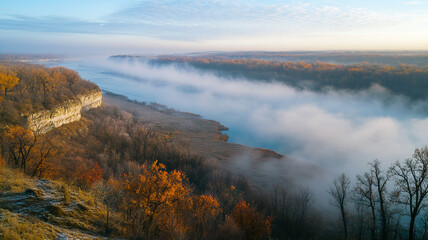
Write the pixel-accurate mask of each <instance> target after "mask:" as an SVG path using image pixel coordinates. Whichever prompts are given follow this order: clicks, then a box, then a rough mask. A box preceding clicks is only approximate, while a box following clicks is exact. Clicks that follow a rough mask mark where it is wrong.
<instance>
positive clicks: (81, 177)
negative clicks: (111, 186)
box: [76, 163, 103, 188]
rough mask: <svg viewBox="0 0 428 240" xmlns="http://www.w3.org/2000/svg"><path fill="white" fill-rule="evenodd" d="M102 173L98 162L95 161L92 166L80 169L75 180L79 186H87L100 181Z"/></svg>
mask: <svg viewBox="0 0 428 240" xmlns="http://www.w3.org/2000/svg"><path fill="white" fill-rule="evenodd" d="M102 175H103V171H102V170H101V168H100V166H99V165H98V163H95V164H93V165H92V167H89V168H83V169H80V172H79V173H78V177H77V180H76V182H77V184H78V185H79V186H80V187H83V188H89V187H91V186H92V185H93V184H94V183H97V182H99V181H101V180H102Z"/></svg>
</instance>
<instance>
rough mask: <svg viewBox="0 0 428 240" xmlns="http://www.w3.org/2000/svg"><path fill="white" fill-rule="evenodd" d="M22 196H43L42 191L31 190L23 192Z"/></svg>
mask: <svg viewBox="0 0 428 240" xmlns="http://www.w3.org/2000/svg"><path fill="white" fill-rule="evenodd" d="M24 194H25V195H30V196H34V197H42V196H43V193H42V191H40V190H38V189H31V188H29V189H27V190H25V192H24Z"/></svg>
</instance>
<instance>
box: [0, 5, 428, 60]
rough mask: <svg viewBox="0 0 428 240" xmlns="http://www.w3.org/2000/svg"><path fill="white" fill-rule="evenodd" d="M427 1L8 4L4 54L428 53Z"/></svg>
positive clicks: (1, 21) (0, 43)
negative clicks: (196, 52)
mask: <svg viewBox="0 0 428 240" xmlns="http://www.w3.org/2000/svg"><path fill="white" fill-rule="evenodd" d="M427 13H428V1H412V0H408V1H406V0H402V1H399V0H389V1H383V0H377V1H373V0H371V1H368V0H346V1H344V0H340V1H336V0H326V1H319V0H318V1H317V0H312V1H293V0H266V1H257V0H246V1H241V0H238V1H230V0H229V1H226V0H212V1H202V0H120V1H119V0H102V1H99V0H85V1H84V0H74V1H69V0H68V1H65V0H37V1H35V0H13V1H1V2H0V52H3V53H44V52H46V53H87V54H91V53H103V52H104V53H109V54H110V53H139V54H144V53H148V54H153V53H172V52H188V51H209V50H228V51H230V50H344V49H351V50H428V27H427V24H428V14H427Z"/></svg>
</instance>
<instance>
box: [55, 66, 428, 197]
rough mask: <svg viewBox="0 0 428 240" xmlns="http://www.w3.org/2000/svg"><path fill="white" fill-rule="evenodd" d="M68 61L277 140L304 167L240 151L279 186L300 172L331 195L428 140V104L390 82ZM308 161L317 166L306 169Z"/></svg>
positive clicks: (125, 89)
mask: <svg viewBox="0 0 428 240" xmlns="http://www.w3.org/2000/svg"><path fill="white" fill-rule="evenodd" d="M62 65H65V66H68V67H71V68H73V69H75V70H77V71H79V72H80V74H81V75H82V77H84V78H87V79H89V80H91V81H93V82H95V83H96V84H98V85H99V86H100V87H101V88H102V89H104V90H107V91H111V92H114V93H118V94H123V95H126V96H127V97H129V98H130V99H135V100H139V101H149V102H157V103H160V104H165V105H167V106H169V107H172V108H175V109H177V110H181V111H187V112H193V113H197V114H200V115H202V116H203V117H204V118H207V119H213V120H217V121H219V122H221V123H222V124H223V125H225V126H227V127H229V128H230V131H228V132H226V134H228V135H229V136H230V141H231V142H235V143H241V144H246V145H250V146H254V147H264V148H270V149H272V150H275V151H277V152H279V153H281V154H284V155H286V156H288V158H291V159H293V160H295V161H296V162H293V165H294V164H295V165H296V166H297V167H296V169H298V171H294V170H293V169H290V168H291V167H290V165H283V164H282V163H281V162H280V161H279V162H278V161H274V160H272V161H270V162H266V163H263V164H262V163H258V164H256V165H254V164H253V163H249V162H246V161H245V153H242V156H238V157H237V158H236V159H235V161H236V162H235V163H236V166H237V167H239V168H240V169H243V170H244V172H245V171H246V170H247V171H248V175H250V176H251V175H254V176H255V175H257V176H255V177H257V178H258V179H259V180H261V179H264V180H263V181H262V182H263V183H264V184H267V185H269V183H270V182H271V181H272V182H271V183H270V184H271V186H273V185H275V184H281V185H282V184H284V185H285V184H286V181H287V179H289V178H293V179H295V181H297V182H301V185H302V186H309V187H310V188H312V189H313V190H314V191H315V194H316V195H319V196H321V195H325V192H326V190H327V189H328V183H329V182H330V181H331V179H332V178H333V177H335V176H337V175H339V174H340V173H342V172H344V173H347V174H349V175H350V177H351V179H354V178H355V175H356V174H359V173H363V172H364V171H366V170H367V169H368V165H367V163H368V162H370V161H372V160H373V159H379V160H380V161H381V162H382V166H383V167H389V166H390V165H391V163H392V162H394V161H396V160H403V159H404V158H406V157H410V156H411V154H412V152H413V150H414V149H415V148H416V147H422V146H424V145H425V144H427V143H428V134H426V133H427V132H428V118H426V117H425V113H426V110H425V109H426V107H425V106H426V105H427V104H426V103H425V102H416V103H415V102H410V101H409V100H408V99H406V98H405V97H402V96H394V95H392V94H391V93H389V92H388V91H387V90H385V89H384V88H382V86H372V87H371V88H370V89H368V90H366V91H362V92H347V91H335V90H333V89H327V90H325V91H323V92H313V91H310V90H297V89H295V88H292V87H290V86H287V85H285V84H282V83H272V82H256V81H250V80H246V79H227V78H222V77H218V76H216V75H214V74H212V73H207V72H201V71H199V70H196V69H193V68H191V67H187V68H180V67H177V66H173V65H169V66H163V67H154V66H151V65H149V64H146V63H144V62H128V61H112V60H100V59H97V60H85V61H79V62H68V63H67V62H66V63H62ZM267 80H268V79H267ZM284 162H285V161H284ZM299 166H300V167H299ZM302 166H303V167H302ZM305 166H306V167H308V166H309V167H310V168H311V171H309V170H308V172H307V173H305ZM314 169H317V170H316V174H314V171H313V170H314ZM253 173H257V174H253ZM271 186H268V187H271Z"/></svg>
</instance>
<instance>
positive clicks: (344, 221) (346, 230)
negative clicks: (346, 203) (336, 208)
mask: <svg viewBox="0 0 428 240" xmlns="http://www.w3.org/2000/svg"><path fill="white" fill-rule="evenodd" d="M340 211H341V214H342V222H343V230H344V233H345V240H348V227H347V224H346V213H345V209H344V208H343V207H341V208H340Z"/></svg>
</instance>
